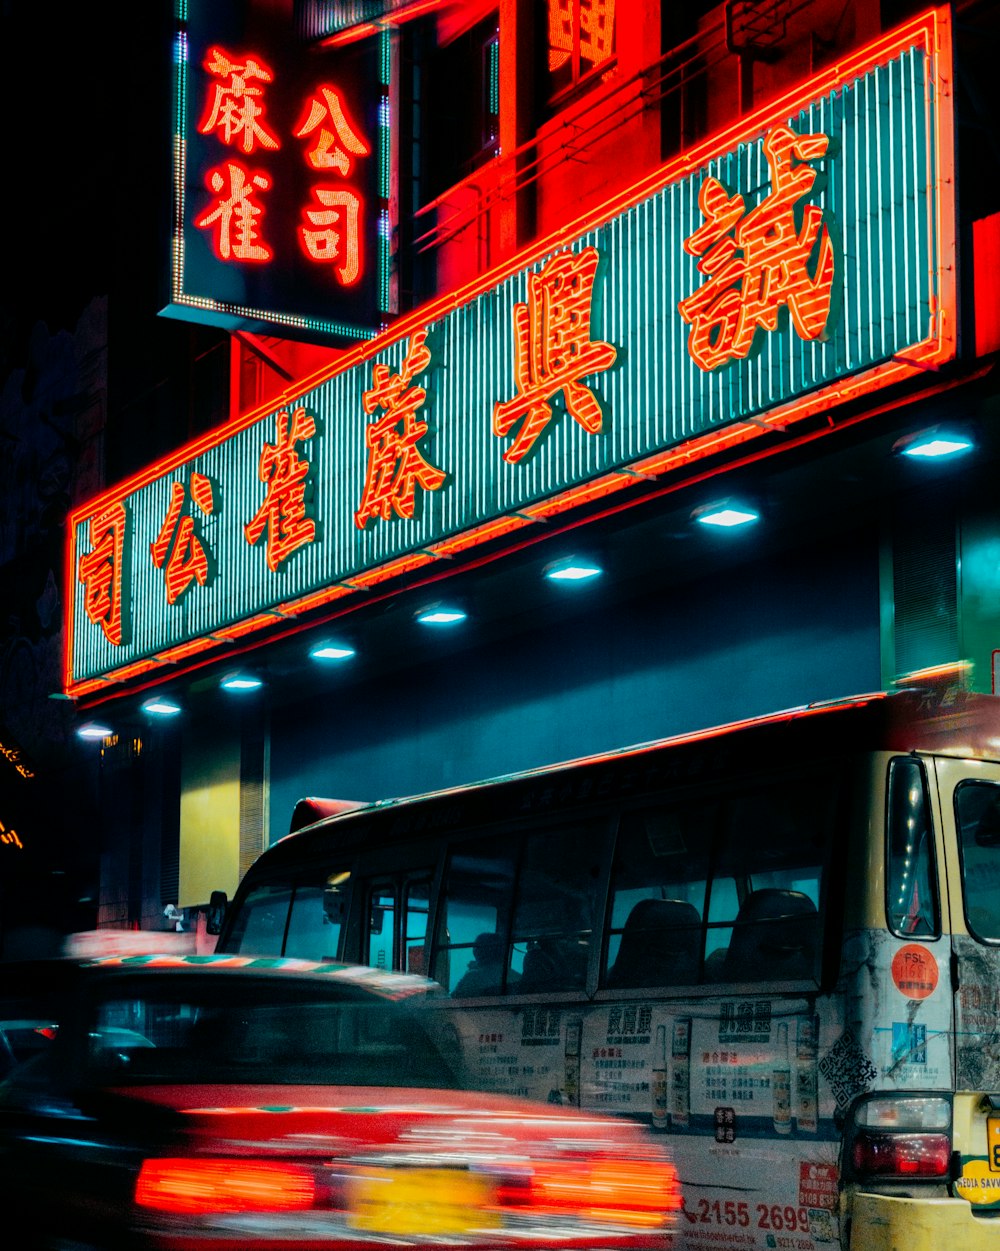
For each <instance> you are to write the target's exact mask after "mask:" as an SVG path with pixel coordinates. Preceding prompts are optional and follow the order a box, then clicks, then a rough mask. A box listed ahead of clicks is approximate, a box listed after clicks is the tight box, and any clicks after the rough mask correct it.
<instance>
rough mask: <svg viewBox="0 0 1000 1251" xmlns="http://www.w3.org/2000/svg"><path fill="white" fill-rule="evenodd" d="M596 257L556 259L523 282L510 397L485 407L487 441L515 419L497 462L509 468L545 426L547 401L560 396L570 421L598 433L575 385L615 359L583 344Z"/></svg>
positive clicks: (597, 344)
mask: <svg viewBox="0 0 1000 1251" xmlns="http://www.w3.org/2000/svg"><path fill="white" fill-rule="evenodd" d="M599 260H600V257H599V254H598V251H597V249H596V248H584V249H583V251H582V252H579V253H575V252H562V253H560V254H559V255H558V256H554V257H553V258H552V259H551V260H550V261H549V262H548V263H547V264H546V265H545V267H544V268H543V269H542V270H541V272H540V273H537V274H529V275H528V300H527V303H526V304H516V305H515V306H514V348H515V360H514V382H515V385H516V387H517V394H516V395H515V396H514V397H513V399H510V400H503V401H501V402H499V403H497V404H495V405H494V406H493V433H494V434H496V435H498V436H500V437H503V436H504V435H506V434H509V433H510V431H511V429H512V428H513V426H514V424H515V423H516V422H517V421H519V420H521V418H523V419H524V420H523V422H522V424H521V428H520V430H519V431H518V432H517V434H516V435H515V437H514V441H513V442H512V443H511V445H510V447H508V448H507V450H506V451H505V452H504V454H503V458H504V460H506V461H508V462H509V463H510V464H515V463H516V462H517V461H519V460H521V458H522V457H523V456H525V455H526V454H527V453H528V452H529V451H530V450H531V448H532V447H533V446H534V444H535V440H536V439H537V438H538V437H539V435H540V434H541V433H542V431H543V430H544V429H545V427H546V425H547V424H548V422H549V420H550V418H551V416H552V409H551V407H550V405H549V400H551V399H552V397H553V396H554V395H555V394H556V393H557V392H559V391H562V393H563V396H564V397H565V401H566V409H567V411H568V412H569V414H570V416H571V417H572V418H573V419H574V420H575V421H577V422H579V424H580V425H581V426H582V427H583V428H584V430H586V431H587V433H588V434H597V433H598V432H599V431H600V429H601V408H600V405H599V404H598V402H597V399H596V397H595V396H594V394H593V392H592V391H591V390H590V389H589V388H588V387H585V386H584V385H583V383H582V382H581V381H580V379H581V378H584V377H585V376H586V375H587V374H592V373H596V372H597V371H599V370H603V369H607V368H608V367H609V366H610V365H612V364H614V361H615V358H616V356H617V353H616V351H615V349H614V348H613V347H612V346H611V344H610V343H602V342H601V341H600V340H592V339H591V337H590V317H591V297H592V294H593V285H594V276H595V275H596V273H597V266H598V263H599Z"/></svg>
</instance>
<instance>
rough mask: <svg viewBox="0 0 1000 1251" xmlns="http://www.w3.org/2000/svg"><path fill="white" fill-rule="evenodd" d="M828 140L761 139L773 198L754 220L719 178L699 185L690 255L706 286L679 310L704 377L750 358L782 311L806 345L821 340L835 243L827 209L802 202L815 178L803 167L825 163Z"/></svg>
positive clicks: (789, 133)
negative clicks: (698, 220)
mask: <svg viewBox="0 0 1000 1251" xmlns="http://www.w3.org/2000/svg"><path fill="white" fill-rule="evenodd" d="M829 142H830V141H829V138H828V137H827V136H826V135H824V134H821V133H820V134H813V135H798V134H796V133H795V131H793V130H792V129H791V128H790V127H788V126H776V127H775V128H774V129H773V130H771V131H770V132H769V133H768V134H767V136H766V138H765V139H764V155H765V157H766V158H767V163H768V165H769V166H770V170H771V191H770V193H769V194H768V195H767V196H765V197H764V199H763V200H761V202H760V203H759V204H758V205H757V207H756V208H754V209H751V210H750V212H749V213H748V212H747V211H746V204H745V202H744V199H743V197H742V196H741V195H739V194H737V195H733V196H730V195H728V194H727V192H726V189H725V187H724V186H723V185H722V183H721V182H719V180H718V179H717V178H706V179H705V181H704V182H703V183H702V185H701V190H700V192H699V193H698V205H699V207H700V209H701V211H702V213H703V214H704V216H705V219H706V220H705V222H704V224H703V225H702V226H700V227H699V228H698V229H697V230H696V231H695V232H694V234H692V235H691V236H690V237H689V238H688V239H687V240H686V241H685V243H684V250H685V251H686V252H687V253H689V255H691V256H699V257H701V259H700V260H699V262H698V272H699V273H700V274H703V275H705V277H706V279H707V281H706V282H705V283H704V284H703V285H702V286H701V287H699V288H698V289H697V290H696V291H695V292H694V293H693V294H692V295H689V296H688V297H687V298H686V299H684V300H681V302H680V303H679V304H678V306H677V308H678V311H679V312H680V315H681V317H683V319H684V320H685V321H686V322H687V323H688V325H690V327H691V330H690V333H689V335H688V351H689V352H690V353H691V357H692V359H693V360H694V362H695V364H697V365H698V367H699V368H700V369H704V370H706V371H708V370H712V369H717V368H718V367H719V366H720V365H726V364H728V363H729V362H730V361H733V360H737V359H741V358H744V357H746V356H748V355H749V354H750V351H751V348H752V347H753V343H754V337H755V335H756V333H757V331H758V329H761V330H767V331H771V330H776V329H777V327H778V313H779V310H780V309H781V308H782V307H785V308H787V309H788V312H789V314H790V316H791V319H792V325H793V326H794V327H795V330H796V331H797V333H798V335H799V337H800V338H802V339H805V340H815V339H822V337H823V334H824V331H825V330H826V325H827V321H828V319H829V316H830V304H831V297H832V293H833V278H834V270H835V257H834V251H833V243H832V241H831V239H830V233H829V230H828V229H827V227H826V225H825V224H824V223H823V210H822V208H821V207H820V206H819V205H818V204H806V205H804V206H801V205H799V201H801V200H802V199H804V197H805V196H807V195H808V194H809V193H810V192H811V191H812V189H813V184H814V183H815V181H816V177H817V171H816V170H815V169H813V167H812V166H811V165H809V164H806V162H809V161H816V160H818V159H819V158H820V157H822V156H824V155H825V154H826V151H827V148H828V146H829ZM797 211H800V218H799V219H800V220H801V225H797ZM810 266H811V272H810Z"/></svg>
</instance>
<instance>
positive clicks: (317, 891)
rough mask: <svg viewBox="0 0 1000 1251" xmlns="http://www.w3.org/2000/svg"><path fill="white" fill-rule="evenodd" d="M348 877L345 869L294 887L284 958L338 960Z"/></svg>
mask: <svg viewBox="0 0 1000 1251" xmlns="http://www.w3.org/2000/svg"><path fill="white" fill-rule="evenodd" d="M350 878H351V875H350V872H349V871H348V870H341V871H337V872H334V873H328V874H326V875H325V877H324V878H323V880H322V881H321V882H300V883H298V884H297V885H296V887H295V894H294V896H293V898H292V911H291V916H290V917H289V919H288V937H287V939H286V940H285V951H284V954H285V955H286V956H293V957H295V958H296V959H299V960H340V959H342V955H343V945H342V944H343V932H344V924H345V922H346V920H347V905H348V901H349V899H350Z"/></svg>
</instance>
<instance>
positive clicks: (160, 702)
mask: <svg viewBox="0 0 1000 1251" xmlns="http://www.w3.org/2000/svg"><path fill="white" fill-rule="evenodd" d="M142 711H143V712H146V713H149V715H150V716H151V717H176V716H177V714H178V713H179V712H180V711H181V706H180V704H177V703H174V701H173V700H172V699H166V698H164V697H163V696H162V695H161V696H157V697H154V698H153V699H147V700H146V702H145V703H144V704H143V706H142Z"/></svg>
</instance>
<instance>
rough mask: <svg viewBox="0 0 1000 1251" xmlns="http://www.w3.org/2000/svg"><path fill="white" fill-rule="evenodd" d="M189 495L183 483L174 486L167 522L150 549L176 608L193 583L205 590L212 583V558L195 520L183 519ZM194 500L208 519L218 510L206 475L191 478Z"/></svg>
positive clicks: (176, 483)
mask: <svg viewBox="0 0 1000 1251" xmlns="http://www.w3.org/2000/svg"><path fill="white" fill-rule="evenodd" d="M185 494H186V493H185V490H184V487H183V486H182V485H181V484H180V483H179V482H175V483H174V484H173V485H172V486H171V488H170V507H169V508H168V509H167V515H166V518H165V519H164V522H163V525H162V526H161V527H160V533H159V534H158V535H157V536H156V539H155V540H154V542H152V543H150V545H149V550H150V553H151V555H152V557H153V564H154V565H155V566H156V567H157V569H162V570H163V573H164V582H165V584H166V588H167V603H168V604H176V603H177V601H178V600H179V599H180V597H181V596H182V595H183V594H184V592H185V591H186V590H187V589H188V587H189V586H190V585H191V583H192V582H197V583H198V585H199V586H204V585H205V584H206V582H207V581H208V555H207V554H206V552H205V548H204V547H203V546H202V543H201V540H200V539H199V538H198V536H197V535H196V534H195V532H194V518H193V517H191V516H184V517H182V516H181V509H182V508H183V506H184V498H185ZM191 498H192V500H193V501H194V503H195V506H196V507H197V508H198V510H199V511H200V512H201V513H203V514H204V516H206V517H207V516H208V515H209V514H210V513H211V511H212V509H213V508H214V507H215V500H214V499H213V497H212V483H211V481H210V480H209V479H208V478H206V477H205V475H204V474H200V473H192V474H191Z"/></svg>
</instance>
